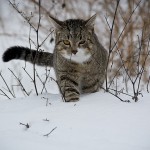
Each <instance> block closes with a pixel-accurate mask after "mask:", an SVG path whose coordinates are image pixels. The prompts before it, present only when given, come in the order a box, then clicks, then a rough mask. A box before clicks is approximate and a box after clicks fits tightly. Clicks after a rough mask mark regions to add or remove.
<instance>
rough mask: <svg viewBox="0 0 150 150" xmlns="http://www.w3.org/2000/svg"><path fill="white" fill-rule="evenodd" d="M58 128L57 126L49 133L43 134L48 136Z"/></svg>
mask: <svg viewBox="0 0 150 150" xmlns="http://www.w3.org/2000/svg"><path fill="white" fill-rule="evenodd" d="M56 128H57V127H55V128H53V129H52V130H51V131H50V132H49V133H47V134H45V135H43V136H47V137H48V136H49V135H50V134H51V133H52V132H53V131H54V130H55V129H56Z"/></svg>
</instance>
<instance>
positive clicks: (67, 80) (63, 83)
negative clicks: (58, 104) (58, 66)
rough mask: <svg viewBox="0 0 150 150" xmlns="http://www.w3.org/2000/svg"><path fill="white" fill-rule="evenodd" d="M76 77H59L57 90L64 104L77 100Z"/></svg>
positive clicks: (78, 92) (77, 83)
mask: <svg viewBox="0 0 150 150" xmlns="http://www.w3.org/2000/svg"><path fill="white" fill-rule="evenodd" d="M78 81H79V80H78V75H73V76H71V75H69V74H67V75H66V74H65V75H61V76H60V77H59V88H60V92H61V93H62V96H63V98H64V100H65V102H75V101H78V100H79V96H80V91H79V82H78Z"/></svg>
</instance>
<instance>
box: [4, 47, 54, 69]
mask: <svg viewBox="0 0 150 150" xmlns="http://www.w3.org/2000/svg"><path fill="white" fill-rule="evenodd" d="M2 59H3V61H4V62H8V61H10V60H12V59H20V60H25V61H28V62H30V63H35V64H37V65H40V66H50V67H53V54H51V53H48V52H43V51H36V50H31V49H29V48H26V47H20V46H13V47H10V48H8V49H7V50H6V51H5V52H4V54H3V56H2Z"/></svg>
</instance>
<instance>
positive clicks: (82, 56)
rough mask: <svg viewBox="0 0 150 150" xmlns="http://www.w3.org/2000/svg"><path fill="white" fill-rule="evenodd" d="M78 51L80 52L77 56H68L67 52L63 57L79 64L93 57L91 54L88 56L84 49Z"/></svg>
mask: <svg viewBox="0 0 150 150" xmlns="http://www.w3.org/2000/svg"><path fill="white" fill-rule="evenodd" d="M77 50H78V52H77V53H76V54H67V52H65V53H63V57H65V58H66V59H69V60H70V61H74V62H77V63H83V62H85V61H87V60H88V59H89V58H90V57H91V54H89V53H88V54H87V53H86V50H85V49H84V48H78V49H77Z"/></svg>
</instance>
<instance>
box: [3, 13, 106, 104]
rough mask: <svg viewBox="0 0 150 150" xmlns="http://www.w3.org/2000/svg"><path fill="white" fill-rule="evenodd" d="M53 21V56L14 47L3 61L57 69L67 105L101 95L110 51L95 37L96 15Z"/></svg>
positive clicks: (5, 53)
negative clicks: (80, 97) (92, 95)
mask: <svg viewBox="0 0 150 150" xmlns="http://www.w3.org/2000/svg"><path fill="white" fill-rule="evenodd" d="M50 18H51V20H52V22H53V24H54V27H55V33H56V39H55V48H54V53H53V54H51V53H48V52H41V51H35V50H31V49H29V48H25V47H20V46H14V47H10V48H8V49H7V50H6V51H5V52H4V54H3V61H4V62H8V61H10V60H12V59H20V60H25V61H28V62H30V63H35V64H37V65H40V66H50V67H54V70H55V73H56V78H57V82H58V85H59V89H60V92H61V94H62V96H63V98H64V100H65V101H66V102H72V101H78V100H79V96H80V94H82V93H93V92H97V91H98V90H99V88H101V87H102V85H103V82H104V80H105V72H106V65H107V51H106V50H105V49H104V47H103V46H102V45H101V44H100V42H99V41H98V38H97V36H96V34H95V33H94V21H95V18H96V15H94V16H92V17H91V18H90V19H88V20H82V19H69V20H66V21H60V20H57V19H56V18H53V17H50Z"/></svg>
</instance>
